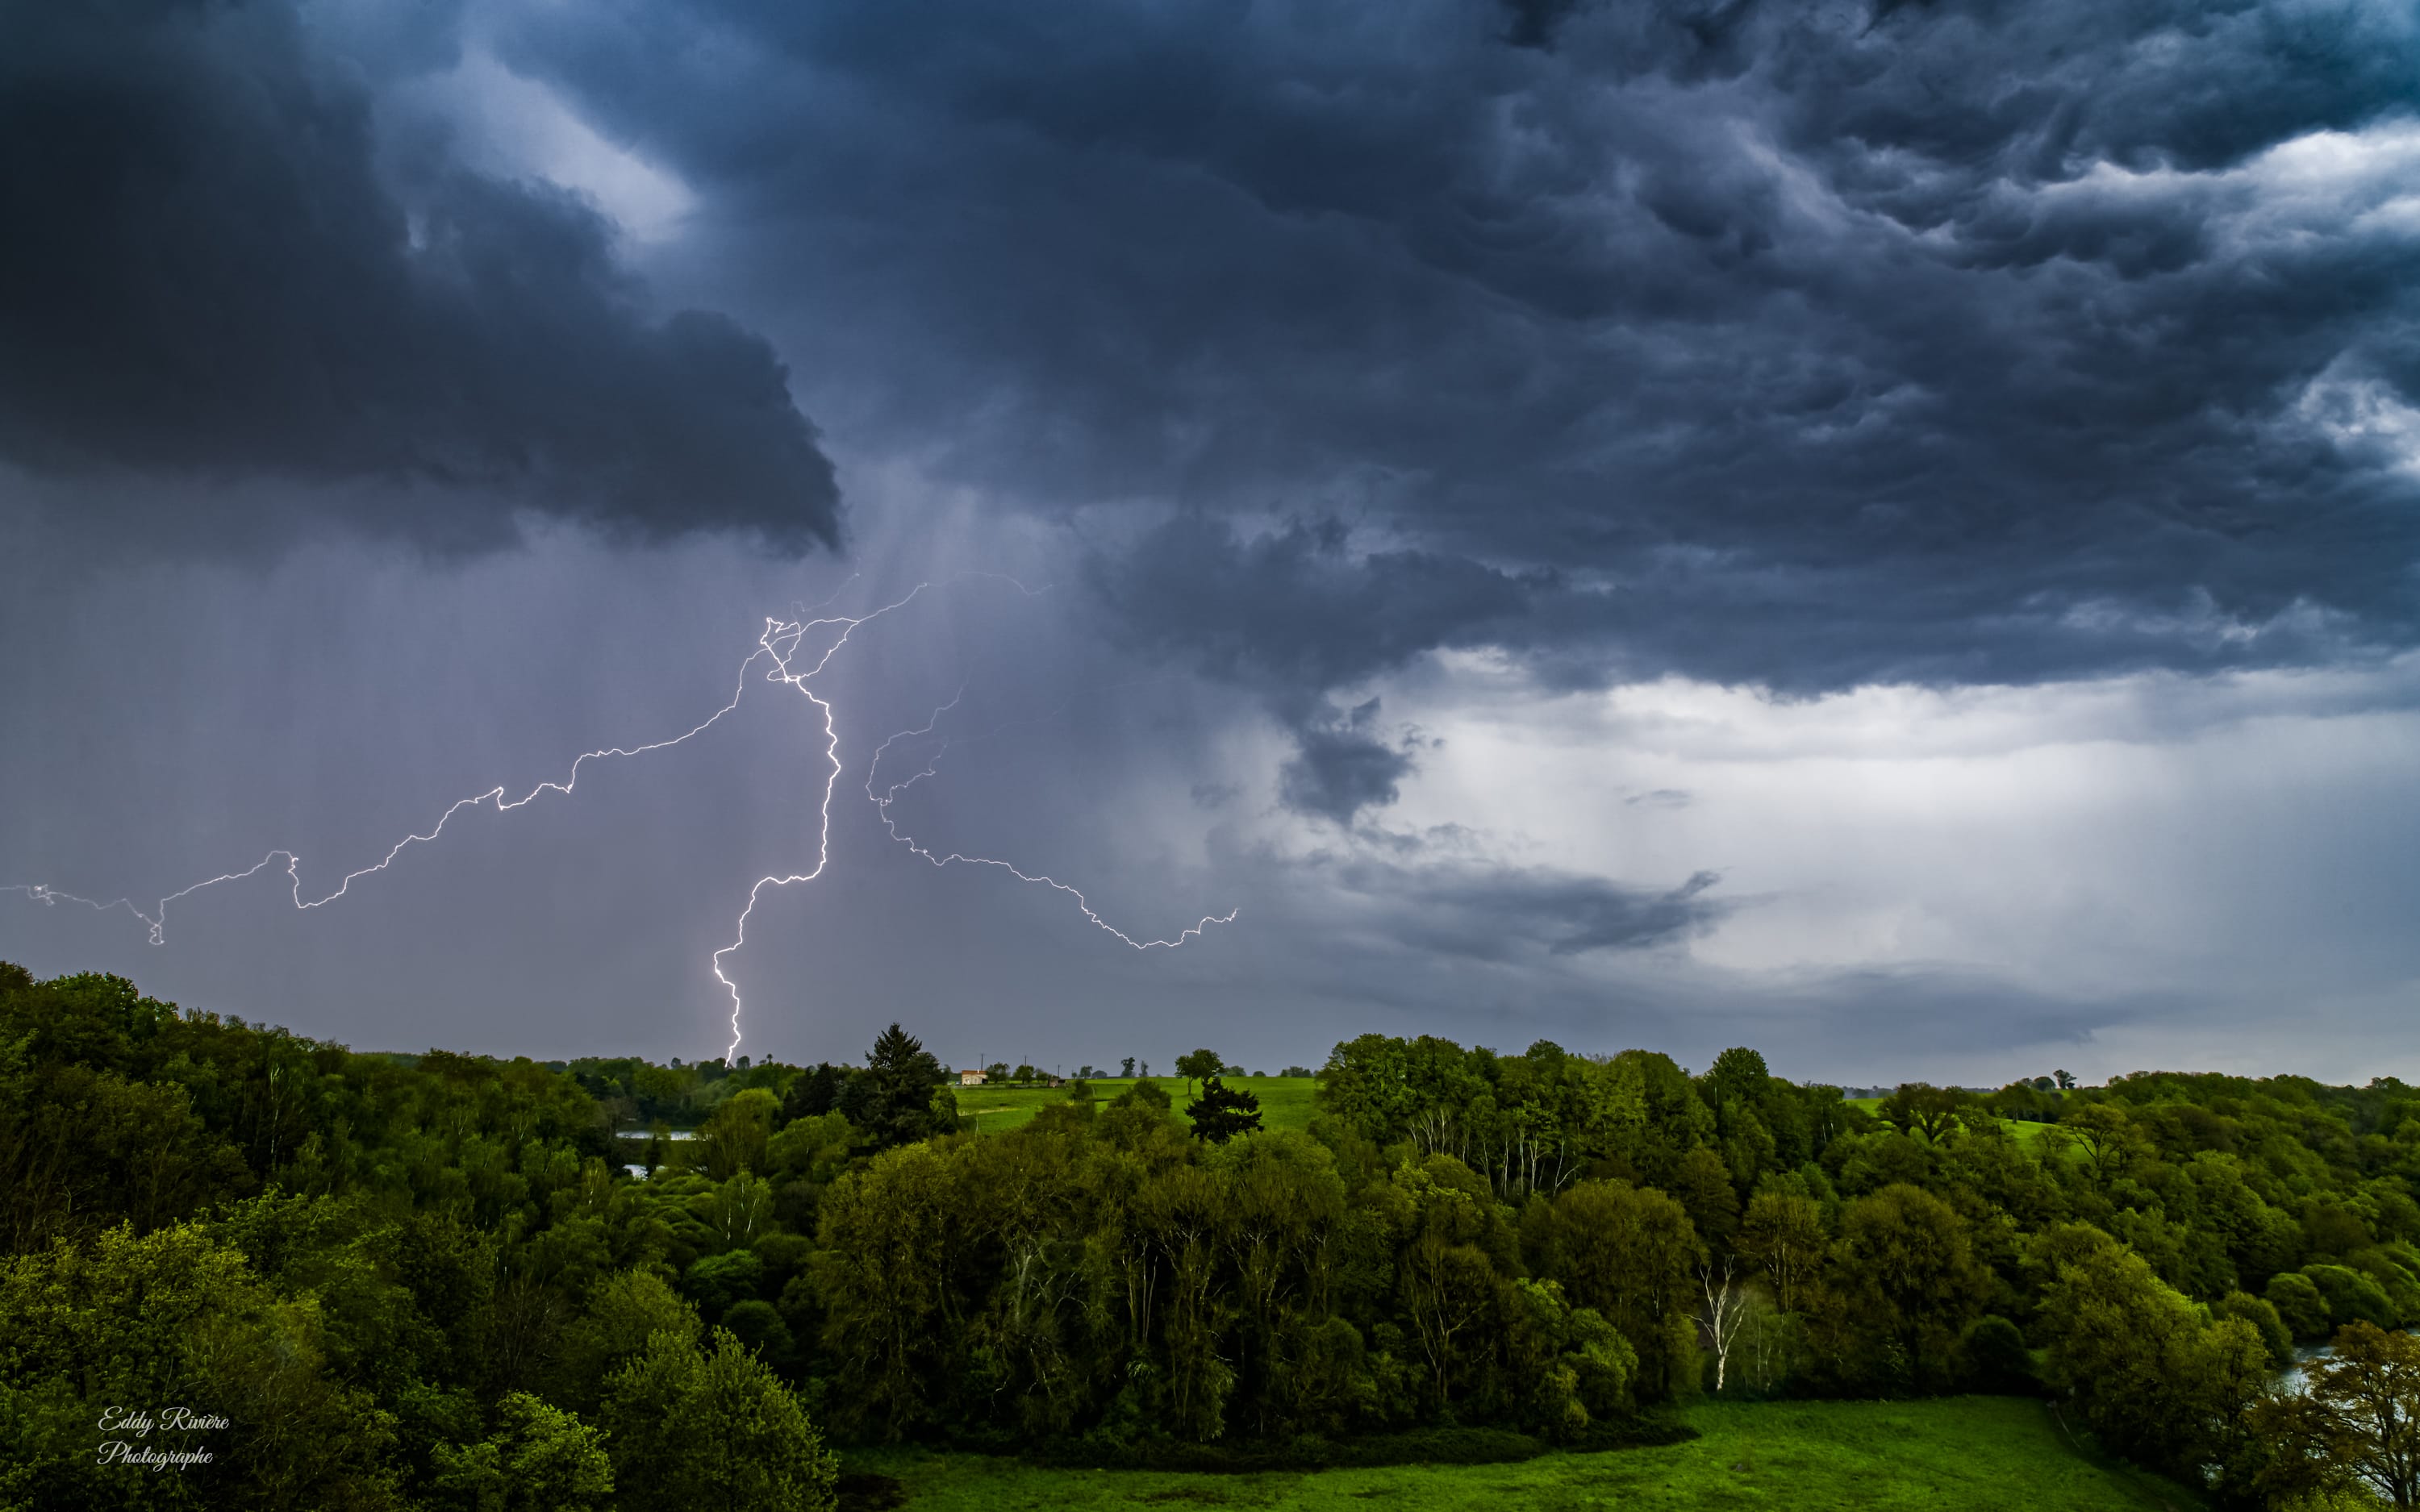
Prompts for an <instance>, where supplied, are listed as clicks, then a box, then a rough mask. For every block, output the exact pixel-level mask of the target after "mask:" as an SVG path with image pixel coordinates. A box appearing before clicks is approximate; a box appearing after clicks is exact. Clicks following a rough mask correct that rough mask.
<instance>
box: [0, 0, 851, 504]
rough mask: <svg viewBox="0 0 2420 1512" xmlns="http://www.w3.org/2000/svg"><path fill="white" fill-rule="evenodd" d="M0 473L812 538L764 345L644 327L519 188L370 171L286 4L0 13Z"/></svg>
mask: <svg viewBox="0 0 2420 1512" xmlns="http://www.w3.org/2000/svg"><path fill="white" fill-rule="evenodd" d="M0 25H4V26H5V29H6V32H7V35H8V47H7V48H6V49H5V50H0V223H5V224H7V225H8V235H7V236H6V237H5V238H0V452H5V454H6V455H8V457H9V458H11V459H13V460H15V461H17V462H18V463H20V464H21V465H23V466H26V467H28V468H31V469H34V470H36V471H45V472H52V473H63V474H67V475H70V476H76V475H90V474H94V473H118V474H126V473H135V474H143V475H150V476H169V477H177V476H186V477H201V478H209V479H240V478H245V477H269V478H285V479H297V480H303V481H308V482H319V483H326V482H332V481H334V482H360V481H368V482H372V483H387V484H410V485H420V486H417V487H409V488H391V487H390V488H370V489H354V490H339V491H334V492H326V493H323V494H321V495H320V496H318V503H319V507H321V508H324V509H327V510H331V511H334V512H336V513H339V514H340V515H343V516H345V517H347V518H348V520H349V523H351V524H353V525H355V526H357V527H361V528H365V529H368V530H370V531H372V532H378V533H394V534H399V535H404V536H408V537H412V538H415V539H419V540H422V541H425V542H428V543H431V544H435V545H440V546H449V547H458V546H479V545H485V544H489V543H491V542H493V541H496V540H500V539H504V538H508V537H509V535H510V533H511V527H510V520H509V516H510V512H512V511H515V510H520V509H536V510H541V511H544V512H548V513H552V514H556V515H561V516H564V517H572V518H577V519H582V520H584V521H587V522H589V523H592V524H594V525H597V526H599V527H601V528H603V529H606V530H608V531H610V532H616V533H629V534H633V535H637V536H642V537H662V536H668V535H673V534H677V533H680V532H688V531H691V530H697V529H732V530H738V531H742V532H750V533H752V534H756V535H760V536H762V537H763V538H764V539H765V540H766V541H767V542H768V543H769V544H770V545H772V546H774V547H776V548H783V549H791V550H796V549H800V548H805V547H807V546H809V545H811V544H814V543H821V544H823V545H826V546H830V545H833V544H835V543H836V542H837V540H838V536H839V529H840V524H839V495H838V491H837V488H836V486H835V485H834V481H833V473H832V468H831V464H830V461H829V460H828V459H827V458H826V457H825V455H823V453H822V451H821V450H820V449H819V447H818V445H817V442H816V437H815V433H814V427H813V426H812V425H810V424H808V422H807V420H806V418H805V417H804V416H803V415H802V414H800V413H799V409H797V408H796V406H795V405H794V404H793V403H792V401H791V398H790V395H789V393H788V391H787V387H786V375H785V372H784V369H783V364H782V363H780V361H778V360H777V358H776V357H775V355H774V353H773V350H772V348H771V347H770V346H769V345H768V343H766V342H765V341H764V340H763V339H762V338H761V337H758V336H756V335H753V334H752V333H750V332H746V331H744V330H741V329H740V328H739V327H737V325H735V324H733V323H732V322H730V321H729V320H726V319H723V318H721V317H720V316H713V315H707V314H703V313H698V312H685V313H681V314H677V315H675V316H671V317H670V318H668V319H661V320H659V319H654V318H651V317H649V316H646V315H645V314H644V313H643V312H642V311H641V310H640V309H639V308H638V305H637V302H636V300H635V297H634V291H632V290H631V289H629V288H628V287H627V286H626V285H625V281H624V279H623V276H622V275H621V274H619V273H618V272H617V271H616V270H615V266H614V259H613V248H612V241H611V236H612V233H611V229H610V227H609V226H608V225H607V224H605V223H604V222H603V221H602V220H601V219H600V218H599V217H598V216H597V214H596V213H595V212H594V211H593V210H592V209H591V208H588V207H586V206H585V205H584V204H582V203H581V202H578V201H576V200H574V199H572V198H571V197H569V196H567V195H564V194H561V193H554V192H551V191H548V190H545V189H542V188H534V187H530V186H526V185H514V184H505V183H500V182H497V181H494V180H491V179H487V178H481V177H475V176H473V175H469V174H465V173H462V172H459V171H457V170H455V169H452V168H450V167H448V166H446V165H445V164H444V163H443V162H442V160H430V161H427V162H394V163H389V164H386V165H385V171H383V172H382V171H381V168H380V164H379V163H378V162H377V151H376V145H375V143H374V141H373V132H372V130H371V115H370V105H371V102H370V97H369V96H368V94H367V93H366V92H365V88H364V86H363V85H362V84H361V83H360V81H359V79H358V77H357V72H358V70H357V69H356V67H355V66H354V65H352V64H349V63H347V62H345V61H343V60H339V59H335V58H332V57H329V56H326V55H324V54H319V53H318V52H316V51H315V50H314V49H313V47H312V46H311V44H310V43H309V41H308V39H307V38H306V34H305V32H304V31H303V29H302V27H301V26H300V25H299V24H298V23H297V22H296V20H295V18H294V16H293V14H292V13H291V12H290V11H289V10H287V8H284V7H282V6H278V5H274V4H253V5H228V6H200V5H194V6H177V5H159V6H137V5H116V6H108V5H104V6H93V7H84V6H75V7H62V6H44V5H11V6H9V7H8V8H7V9H6V19H5V22H0Z"/></svg>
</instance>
